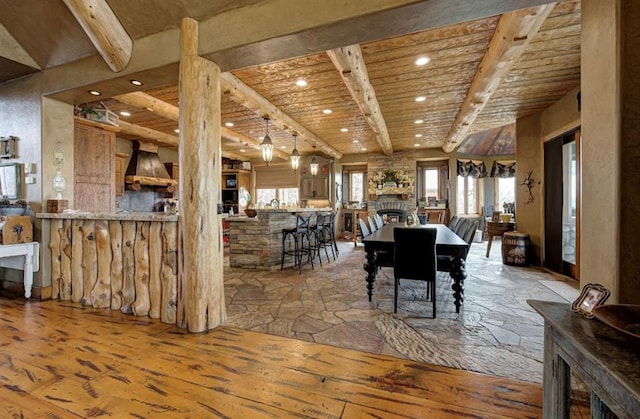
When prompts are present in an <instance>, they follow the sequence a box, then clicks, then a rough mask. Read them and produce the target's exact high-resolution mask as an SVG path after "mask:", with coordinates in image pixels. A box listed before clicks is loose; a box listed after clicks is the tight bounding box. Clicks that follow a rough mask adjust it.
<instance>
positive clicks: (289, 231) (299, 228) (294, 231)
mask: <svg viewBox="0 0 640 419" xmlns="http://www.w3.org/2000/svg"><path fill="white" fill-rule="evenodd" d="M310 220H311V215H309V216H307V217H303V216H302V215H300V214H298V215H297V216H296V226H295V227H294V228H283V229H282V260H281V261H280V270H283V269H284V259H285V257H286V256H293V266H294V267H296V266H297V267H298V272H299V273H302V258H303V256H304V255H307V259H308V260H309V261H310V262H311V268H312V269H313V258H312V257H311V230H310V225H309V223H310ZM288 239H292V240H293V245H292V243H291V240H288ZM305 239H306V241H307V245H306V246H305ZM292 247H293V248H292Z"/></svg>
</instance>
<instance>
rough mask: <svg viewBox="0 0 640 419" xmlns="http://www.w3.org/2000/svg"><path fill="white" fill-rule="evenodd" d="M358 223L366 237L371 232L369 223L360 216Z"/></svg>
mask: <svg viewBox="0 0 640 419" xmlns="http://www.w3.org/2000/svg"><path fill="white" fill-rule="evenodd" d="M358 225H359V226H360V234H362V238H363V239H364V238H365V237H367V236H368V235H369V234H371V233H370V232H369V227H367V223H365V221H364V220H363V219H362V218H358Z"/></svg>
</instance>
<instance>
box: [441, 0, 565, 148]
mask: <svg viewBox="0 0 640 419" xmlns="http://www.w3.org/2000/svg"><path fill="white" fill-rule="evenodd" d="M554 7H555V3H550V4H546V5H543V6H539V7H536V8H529V9H522V10H518V11H515V12H511V13H505V14H503V15H502V16H501V17H500V21H499V22H498V26H497V27H496V31H495V33H494V35H493V38H491V41H490V42H489V45H488V47H487V52H486V53H485V55H484V57H483V58H482V61H481V62H480V65H479V66H478V71H477V72H476V74H475V75H474V77H473V80H472V82H471V86H469V90H468V91H467V95H466V97H465V98H464V101H463V102H462V105H460V110H459V111H458V114H457V115H456V119H455V120H454V122H453V124H452V126H451V129H450V130H449V133H448V135H447V138H446V139H445V141H444V144H443V146H442V149H443V150H444V151H445V152H446V153H451V152H452V151H453V150H455V149H456V147H457V146H458V145H460V142H461V141H462V140H463V139H464V138H465V137H466V135H467V132H468V131H469V128H470V127H471V125H472V124H473V122H474V121H475V119H476V117H477V116H478V114H479V113H480V112H481V111H482V109H483V108H484V107H485V105H486V104H487V102H489V99H490V98H491V95H492V94H493V93H494V92H495V91H496V90H497V89H498V86H499V85H500V83H501V82H502V80H503V79H504V78H505V77H506V75H507V74H508V73H509V70H511V67H512V66H513V64H514V63H515V62H516V61H517V60H518V58H520V56H521V55H522V53H523V52H524V50H525V48H526V46H527V45H528V44H529V42H530V40H531V38H533V36H534V35H535V34H536V33H537V32H538V30H539V29H540V26H542V24H543V23H544V21H545V19H546V18H547V16H549V13H551V11H552V10H553V8H554Z"/></svg>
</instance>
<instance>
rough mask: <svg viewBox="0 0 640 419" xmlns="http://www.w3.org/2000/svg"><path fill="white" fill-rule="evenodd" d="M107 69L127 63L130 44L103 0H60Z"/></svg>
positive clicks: (119, 69) (131, 44) (130, 48)
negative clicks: (80, 27)
mask: <svg viewBox="0 0 640 419" xmlns="http://www.w3.org/2000/svg"><path fill="white" fill-rule="evenodd" d="M63 1H64V4H65V5H66V6H67V8H68V9H69V10H70V11H71V13H72V14H73V16H74V17H75V18H76V20H77V21H78V23H79V24H80V26H82V29H83V30H84V31H85V33H86V34H87V36H88V37H89V39H90V40H91V42H92V43H93V45H94V46H95V47H96V50H98V53H99V54H100V55H101V56H102V58H103V59H104V61H105V62H106V63H107V65H108V66H109V68H110V69H111V70H112V71H114V72H116V73H117V72H120V71H122V70H124V69H125V68H126V67H127V65H128V64H129V61H130V60H131V53H132V51H133V41H132V40H131V37H130V36H129V34H127V31H126V30H125V29H124V27H123V26H122V24H121V23H120V21H119V20H118V18H117V17H116V15H115V13H114V12H113V10H111V7H109V3H107V2H106V1H104V0H63Z"/></svg>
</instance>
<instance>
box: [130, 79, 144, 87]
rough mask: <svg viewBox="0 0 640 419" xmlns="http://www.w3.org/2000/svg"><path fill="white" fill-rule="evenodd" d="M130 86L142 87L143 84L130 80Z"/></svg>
mask: <svg viewBox="0 0 640 419" xmlns="http://www.w3.org/2000/svg"><path fill="white" fill-rule="evenodd" d="M130 82H131V84H133V85H134V86H142V85H143V84H144V83H142V82H141V81H140V80H130Z"/></svg>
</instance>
